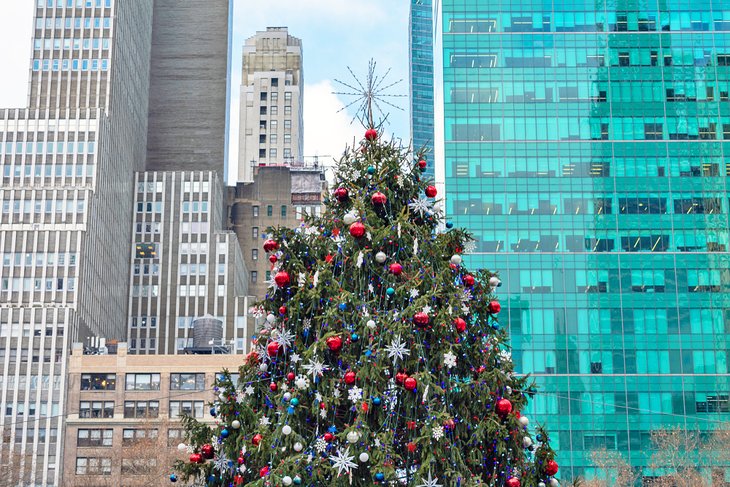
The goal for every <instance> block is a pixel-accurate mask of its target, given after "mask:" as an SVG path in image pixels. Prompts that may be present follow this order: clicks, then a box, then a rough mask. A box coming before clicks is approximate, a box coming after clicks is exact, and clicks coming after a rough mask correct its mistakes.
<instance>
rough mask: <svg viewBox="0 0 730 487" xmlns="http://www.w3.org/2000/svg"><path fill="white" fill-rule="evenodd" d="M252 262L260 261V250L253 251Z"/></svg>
mask: <svg viewBox="0 0 730 487" xmlns="http://www.w3.org/2000/svg"><path fill="white" fill-rule="evenodd" d="M251 260H259V249H251Z"/></svg>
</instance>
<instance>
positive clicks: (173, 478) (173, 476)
mask: <svg viewBox="0 0 730 487" xmlns="http://www.w3.org/2000/svg"><path fill="white" fill-rule="evenodd" d="M170 482H177V475H175V474H172V475H170Z"/></svg>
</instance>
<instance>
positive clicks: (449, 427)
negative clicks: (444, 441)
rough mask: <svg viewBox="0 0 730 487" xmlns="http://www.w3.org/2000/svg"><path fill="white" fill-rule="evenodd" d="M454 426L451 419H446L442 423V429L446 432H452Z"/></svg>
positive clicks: (454, 423)
mask: <svg viewBox="0 0 730 487" xmlns="http://www.w3.org/2000/svg"><path fill="white" fill-rule="evenodd" d="M455 426H456V422H455V421H454V420H453V419H447V420H446V421H444V428H446V429H447V430H453V429H454V427H455Z"/></svg>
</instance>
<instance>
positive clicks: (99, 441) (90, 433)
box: [76, 429, 114, 446]
mask: <svg viewBox="0 0 730 487" xmlns="http://www.w3.org/2000/svg"><path fill="white" fill-rule="evenodd" d="M113 437H114V430H113V429H79V431H78V433H77V435H76V446H112V438H113Z"/></svg>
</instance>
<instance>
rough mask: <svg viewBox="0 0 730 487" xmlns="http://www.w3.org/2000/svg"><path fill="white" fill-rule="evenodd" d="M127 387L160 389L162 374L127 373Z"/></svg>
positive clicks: (133, 388)
mask: <svg viewBox="0 0 730 487" xmlns="http://www.w3.org/2000/svg"><path fill="white" fill-rule="evenodd" d="M125 388H126V390H128V391H159V390H160V374H127V376H126V379H125Z"/></svg>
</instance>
